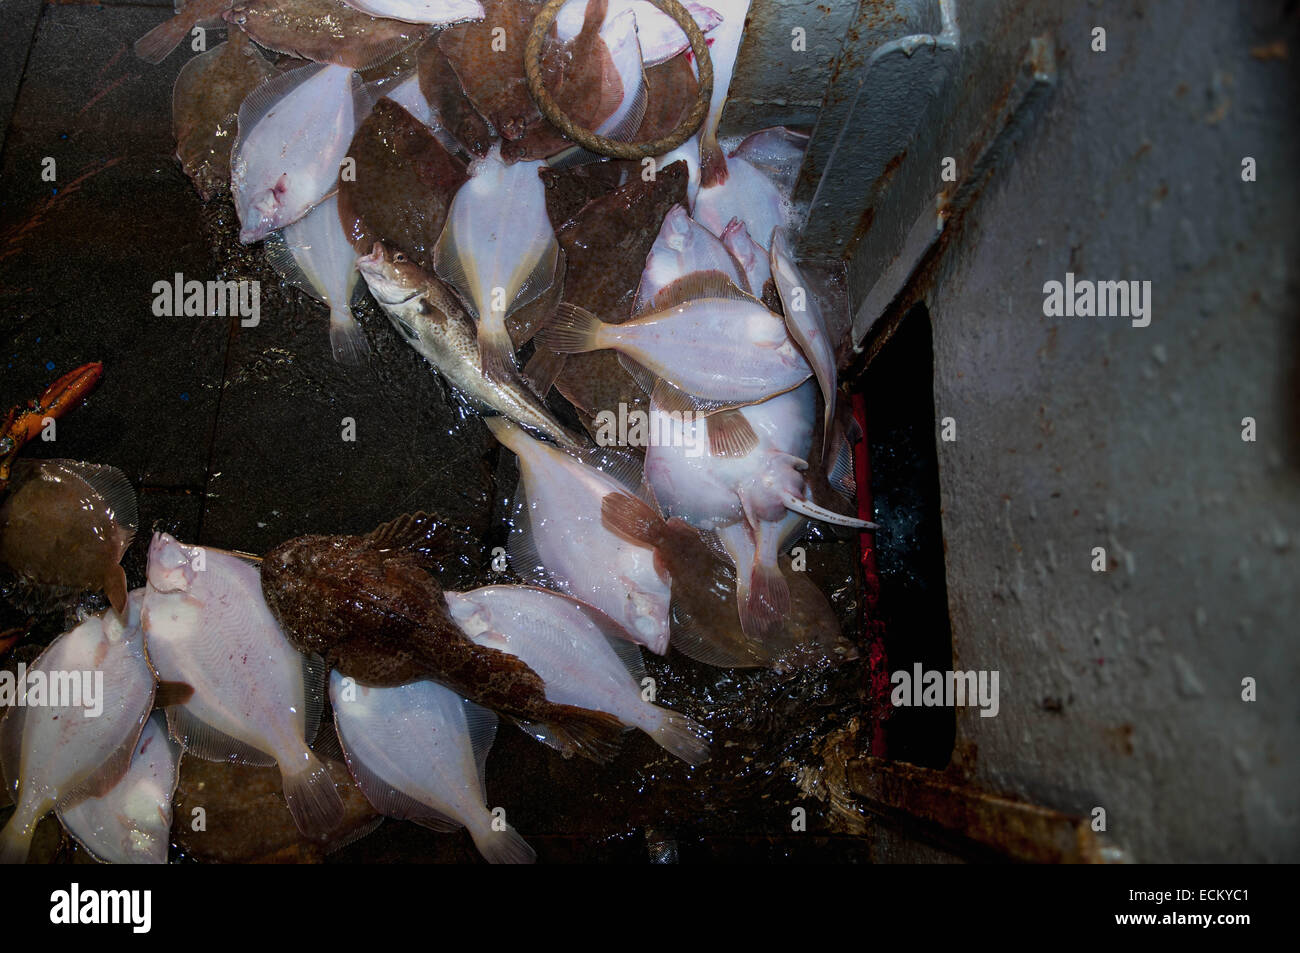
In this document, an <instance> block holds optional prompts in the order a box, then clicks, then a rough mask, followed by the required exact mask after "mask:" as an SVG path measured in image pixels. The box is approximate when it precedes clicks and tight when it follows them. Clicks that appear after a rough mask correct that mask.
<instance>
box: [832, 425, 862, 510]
mask: <svg viewBox="0 0 1300 953" xmlns="http://www.w3.org/2000/svg"><path fill="white" fill-rule="evenodd" d="M854 423H855V425H856V421H855V422H854ZM833 446H834V447H835V456H834V461H833V462H832V463H831V466H830V469H829V470H828V471H827V474H826V480H827V482H829V483H830V485H831V488H832V489H834V490H835V492H837V493H839V494H840V496H842V497H844V498H845V499H847V500H853V499H856V498H857V495H858V476H857V473H856V472H855V471H854V469H853V441H852V440H850V439H849V436H848V435H847V434H845V433H844V432H843V431H839V432H837V433H836V436H835V441H834V444H833Z"/></svg>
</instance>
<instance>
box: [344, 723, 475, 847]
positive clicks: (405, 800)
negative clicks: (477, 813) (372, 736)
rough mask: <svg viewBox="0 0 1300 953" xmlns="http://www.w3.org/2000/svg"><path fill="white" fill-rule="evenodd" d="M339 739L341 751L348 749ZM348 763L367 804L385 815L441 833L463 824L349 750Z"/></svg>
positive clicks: (349, 771) (349, 770) (345, 741)
mask: <svg viewBox="0 0 1300 953" xmlns="http://www.w3.org/2000/svg"><path fill="white" fill-rule="evenodd" d="M340 740H341V741H342V742H343V749H344V751H345V752H347V740H346V739H345V738H343V737H342V736H340ZM347 765H348V773H349V774H351V775H352V780H354V781H356V782H357V787H358V788H360V789H361V793H362V794H364V795H365V796H366V800H367V801H369V802H370V806H371V807H373V808H374V809H375V810H376V811H378V812H379V813H380V814H383V815H384V816H385V817H395V818H397V819H399V820H403V821H414V822H415V823H417V824H419V825H420V826H422V827H428V828H429V829H430V830H435V831H439V832H441V833H446V832H447V831H454V830H456V829H458V828H460V827H463V826H464V825H463V824H460V823H459V822H457V821H454V820H452V819H451V818H449V817H447V816H446V815H444V814H441V813H439V812H438V811H435V810H434V809H433V808H431V807H429V805H427V804H425V803H424V802H422V801H417V800H416V799H415V798H413V797H411V795H409V794H407V793H406V792H405V791H399V790H397V788H395V787H393V786H392V785H391V784H389V783H388V782H387V781H385V780H384V779H383V778H381V777H380V776H379V775H377V774H375V772H373V771H371V770H370V768H368V767H366V766H365V765H364V764H362V763H361V762H360V761H359V760H358V759H357V758H354V757H353V756H352V755H351V753H348V754H347Z"/></svg>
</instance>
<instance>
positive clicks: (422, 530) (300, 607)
mask: <svg viewBox="0 0 1300 953" xmlns="http://www.w3.org/2000/svg"><path fill="white" fill-rule="evenodd" d="M467 536H468V534H466V533H464V532H459V531H457V530H456V529H455V528H454V527H451V526H449V525H448V524H445V523H440V522H438V521H437V520H436V519H435V518H433V517H430V516H428V515H426V514H423V513H420V514H415V515H414V516H404V517H399V518H398V519H396V520H394V521H393V522H392V523H387V524H385V525H384V526H381V527H379V528H378V529H377V530H375V531H374V532H373V533H371V534H370V535H368V536H300V537H298V538H297V539H292V540H289V541H288V542H286V543H283V544H281V545H280V546H277V547H276V548H275V549H273V550H271V552H269V553H267V555H266V558H265V559H264V560H263V562H262V591H263V593H264V595H265V596H266V601H267V604H268V605H269V606H270V607H271V611H272V612H273V613H274V614H275V616H276V617H277V618H278V619H279V621H280V624H281V626H282V627H283V628H284V631H285V634H286V635H287V636H288V637H289V640H290V642H292V643H293V644H294V645H295V646H297V647H298V648H299V649H300V650H302V651H307V652H316V653H319V654H320V655H322V656H323V657H324V658H325V661H326V663H327V664H328V665H329V666H330V667H331V668H335V669H338V671H339V672H340V674H342V675H345V676H350V677H352V678H355V679H357V680H358V681H360V682H363V683H365V684H367V685H377V686H391V685H402V684H406V683H408V682H412V681H415V680H418V679H421V678H432V679H434V680H435V681H437V682H440V683H441V684H443V685H446V686H447V687H448V688H450V689H452V690H453V691H456V692H459V693H460V694H461V695H463V696H465V697H466V698H468V699H470V700H471V701H474V702H477V703H478V704H480V705H483V706H485V707H488V708H493V709H495V710H496V711H498V712H500V713H502V714H504V715H510V716H512V717H514V718H516V719H520V720H522V721H526V722H538V723H543V724H546V725H547V726H548V727H549V728H551V729H552V730H554V731H556V732H557V733H558V734H559V735H560V736H561V737H562V738H564V739H565V740H567V741H568V742H569V743H570V744H571V746H572V747H573V748H574V750H575V751H576V752H577V753H580V754H584V755H586V756H589V757H592V758H593V760H606V759H607V758H608V757H610V756H611V755H612V754H613V751H614V750H615V749H616V747H617V743H618V738H619V737H620V735H621V733H622V727H621V726H620V725H619V724H618V722H617V721H615V720H614V719H613V718H611V717H610V716H608V715H602V714H598V713H596V712H589V711H586V710H584V709H580V708H574V707H572V706H568V705H556V704H554V703H552V702H548V701H547V700H546V693H545V686H544V684H543V683H542V680H541V679H540V678H539V677H538V676H537V674H536V673H535V672H534V671H533V670H532V669H530V668H528V666H526V665H524V664H523V663H522V662H520V661H519V660H518V659H517V658H515V657H514V656H511V655H507V654H506V653H504V652H498V651H495V650H493V649H488V648H482V647H480V646H478V645H475V644H474V643H473V642H472V641H470V639H469V638H467V637H466V636H465V634H464V633H463V632H462V631H461V630H460V628H459V627H458V626H457V625H456V623H455V622H453V621H452V619H451V616H450V614H449V612H448V609H447V603H446V599H445V598H444V597H443V589H442V587H441V586H440V585H439V583H438V581H437V580H436V579H435V578H434V577H433V575H431V574H430V571H429V570H430V569H431V568H433V569H436V568H437V566H438V565H439V560H438V558H437V556H436V555H435V554H436V553H443V554H444V555H445V554H449V553H451V552H453V551H454V550H456V549H462V550H463V549H465V548H466V547H473V548H474V549H481V548H482V547H481V543H480V542H478V541H477V540H475V539H473V538H472V537H470V538H466V537H467ZM455 582H458V581H455Z"/></svg>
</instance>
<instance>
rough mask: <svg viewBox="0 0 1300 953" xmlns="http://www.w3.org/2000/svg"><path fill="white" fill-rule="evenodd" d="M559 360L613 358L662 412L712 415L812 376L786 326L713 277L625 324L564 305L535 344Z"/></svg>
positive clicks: (689, 281)
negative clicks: (609, 352)
mask: <svg viewBox="0 0 1300 953" xmlns="http://www.w3.org/2000/svg"><path fill="white" fill-rule="evenodd" d="M537 344H538V346H539V347H548V348H550V349H551V350H552V351H555V352H557V353H560V354H576V353H582V352H586V351H599V350H603V349H605V348H611V349H613V350H616V351H618V352H619V354H620V359H621V361H622V363H623V365H624V367H626V368H627V369H628V371H629V372H630V373H632V375H633V377H636V378H637V380H638V382H639V383H641V385H642V387H644V388H645V389H646V392H647V393H649V394H651V396H652V397H654V398H655V399H656V400H657V401H658V402H659V404H660V406H661V407H663V408H664V409H665V410H669V411H672V410H677V411H687V410H690V411H699V412H704V413H711V412H714V411H717V410H721V409H726V408H730V407H739V406H744V405H745V404H752V403H756V402H758V401H761V400H766V399H767V398H769V397H772V396H774V395H776V394H780V393H784V392H785V391H788V390H790V389H792V388H794V387H797V386H799V384H801V383H802V382H803V381H805V380H807V379H808V378H809V377H810V376H812V369H811V368H810V367H809V366H808V362H807V361H805V360H804V358H803V355H802V354H800V353H799V350H798V348H797V347H796V346H795V344H794V341H792V340H791V339H790V335H789V332H788V331H787V329H786V326H785V322H784V321H783V320H782V319H781V318H780V317H779V316H777V315H775V314H773V313H772V312H771V311H769V310H768V309H767V308H765V307H764V306H763V304H762V303H761V302H759V301H758V300H756V299H755V298H753V297H752V296H750V295H747V294H745V293H744V292H743V291H741V290H740V289H739V288H737V287H736V286H735V285H733V284H732V283H731V282H729V281H727V280H726V279H725V278H724V277H722V276H721V275H719V274H717V273H716V272H696V273H694V274H691V275H688V276H687V277H685V278H682V279H680V280H678V281H677V282H676V283H675V285H673V286H672V291H671V293H669V292H664V293H662V294H661V295H660V296H658V298H657V300H656V302H655V307H654V310H650V311H645V312H642V313H640V314H638V315H637V316H636V317H633V318H632V319H631V320H630V321H625V322H623V323H622V324H605V323H603V322H602V321H601V320H600V319H599V318H597V317H596V316H595V315H594V314H592V313H591V312H589V311H586V310H584V309H582V308H578V307H576V306H574V305H571V304H562V305H560V307H559V309H558V310H557V312H556V315H555V318H554V319H553V320H552V322H551V323H550V324H549V325H548V326H547V327H545V328H543V329H542V330H541V332H540V333H539V334H538V336H537Z"/></svg>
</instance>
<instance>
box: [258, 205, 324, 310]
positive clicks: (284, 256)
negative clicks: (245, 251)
mask: <svg viewBox="0 0 1300 953" xmlns="http://www.w3.org/2000/svg"><path fill="white" fill-rule="evenodd" d="M308 214H311V213H310V212H309V213H308ZM304 217H305V216H304ZM299 221H301V219H299ZM263 247H264V248H265V249H266V260H267V262H268V263H269V264H270V265H271V267H272V268H274V269H275V271H276V274H278V275H279V276H280V277H281V278H283V279H284V280H285V281H287V282H288V283H289V284H291V285H293V286H294V287H295V288H297V289H298V290H299V291H301V292H302V293H303V294H305V295H307V296H308V297H310V298H313V299H315V300H316V301H323V300H324V299H323V298H322V297H321V293H320V292H319V291H317V290H316V286H315V285H314V284H313V283H312V281H311V279H310V278H308V277H307V273H306V272H304V271H303V270H302V266H301V265H299V264H298V259H296V258H295V257H294V256H293V248H292V247H290V245H289V242H288V240H287V239H286V238H285V237H284V229H280V230H279V231H276V232H272V233H271V234H270V235H267V236H266V242H265V245H264V246H263Z"/></svg>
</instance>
